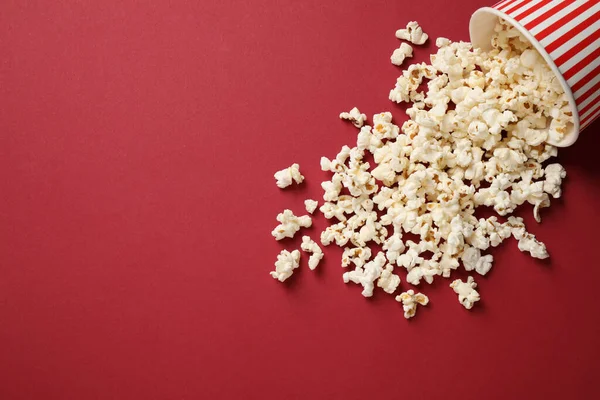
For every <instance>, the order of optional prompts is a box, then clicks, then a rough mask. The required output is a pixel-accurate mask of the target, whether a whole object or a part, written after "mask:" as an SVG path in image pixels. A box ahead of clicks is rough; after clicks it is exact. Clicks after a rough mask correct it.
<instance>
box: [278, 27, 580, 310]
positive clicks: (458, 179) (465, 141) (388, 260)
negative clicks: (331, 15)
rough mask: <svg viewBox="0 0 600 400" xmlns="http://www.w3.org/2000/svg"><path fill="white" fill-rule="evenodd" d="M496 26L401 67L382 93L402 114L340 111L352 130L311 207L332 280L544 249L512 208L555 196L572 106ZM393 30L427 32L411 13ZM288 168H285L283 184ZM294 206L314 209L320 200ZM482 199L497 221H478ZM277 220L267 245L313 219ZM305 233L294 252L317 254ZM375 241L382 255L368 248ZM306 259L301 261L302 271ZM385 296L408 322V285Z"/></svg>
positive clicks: (366, 286)
mask: <svg viewBox="0 0 600 400" xmlns="http://www.w3.org/2000/svg"><path fill="white" fill-rule="evenodd" d="M494 32H495V34H494V36H493V37H492V50H490V51H487V52H484V51H482V50H481V49H474V48H473V47H472V45H471V44H470V43H466V42H452V41H450V40H449V39H446V38H438V39H437V40H436V47H437V52H436V53H435V54H432V55H431V56H430V63H429V64H427V63H418V64H413V65H410V66H409V67H408V68H407V69H406V70H404V71H403V72H402V74H401V76H399V77H398V79H397V80H396V84H395V86H394V87H393V88H392V90H391V91H390V94H389V98H390V100H392V101H394V102H397V103H402V102H405V103H409V107H408V108H407V110H406V114H407V115H408V118H409V119H408V120H407V121H405V122H403V123H402V124H398V125H397V124H396V123H395V122H394V120H393V118H392V114H391V113H390V112H382V113H378V114H375V115H374V116H373V119H372V122H373V123H372V126H370V125H365V120H366V116H365V115H364V114H361V113H360V111H359V110H358V109H357V108H353V109H352V110H351V111H350V112H348V113H342V114H341V115H340V117H341V118H343V119H348V120H350V121H351V122H352V123H353V124H354V125H355V126H356V127H358V128H359V129H360V130H359V132H358V135H357V138H356V145H355V146H354V147H351V146H343V147H342V148H341V150H340V151H339V153H338V154H337V155H336V156H335V157H334V158H327V157H322V158H321V160H320V166H321V169H322V170H323V171H328V172H330V173H331V178H330V180H326V181H324V182H322V183H321V187H322V189H323V200H324V202H323V204H322V205H321V207H320V208H319V210H320V211H321V212H322V213H323V215H324V217H325V218H326V219H327V220H329V221H330V222H329V226H328V227H327V228H326V229H325V230H324V231H323V232H321V235H320V241H321V243H322V244H323V245H324V246H328V245H331V244H336V245H338V246H340V247H343V248H344V251H343V254H342V261H341V265H342V267H343V268H344V269H345V271H344V272H343V275H342V277H343V280H344V282H345V283H348V282H353V283H356V284H359V285H361V286H362V288H363V290H362V295H363V296H365V297H370V296H372V295H373V291H374V290H375V286H377V287H378V288H381V290H383V291H384V292H386V293H389V294H392V293H394V292H395V291H396V290H397V288H398V286H399V284H400V281H401V279H400V276H399V275H398V274H396V273H395V272H397V271H395V270H394V269H395V268H396V267H398V268H403V269H404V270H405V271H406V279H405V280H406V282H407V283H409V284H411V285H419V284H421V282H422V281H425V282H426V283H428V284H431V283H432V282H433V281H434V280H435V279H440V277H441V278H449V277H450V276H451V275H452V273H453V271H455V270H457V269H459V268H460V267H461V265H462V268H464V270H465V271H468V272H471V271H475V272H476V273H478V274H480V275H486V274H487V273H488V272H489V271H490V269H491V267H492V264H493V261H494V258H493V256H492V255H491V254H487V253H489V250H488V249H490V248H493V247H497V246H499V245H500V244H501V243H502V242H503V241H505V240H507V239H509V238H510V237H511V236H512V237H514V238H515V239H516V241H517V242H518V248H519V250H521V251H523V252H529V253H530V254H531V256H532V257H534V258H540V259H543V258H547V257H548V256H549V255H548V252H547V250H546V246H545V245H544V243H542V242H540V241H538V240H537V239H536V237H535V236H534V235H533V234H531V233H529V232H527V230H526V227H525V225H524V223H523V219H522V218H517V217H515V216H513V215H511V214H512V213H513V212H514V211H515V210H516V209H517V208H518V207H519V206H521V205H523V204H525V203H528V204H531V205H532V206H533V214H534V218H535V219H536V221H538V222H540V221H541V218H540V210H541V209H543V208H545V207H549V206H550V200H551V198H559V197H560V196H561V195H562V192H561V185H562V181H563V179H564V178H565V177H566V172H565V170H564V168H563V167H562V166H561V165H560V164H557V163H554V164H548V165H547V166H545V165H546V162H547V161H548V160H550V159H551V158H552V157H556V156H557V149H556V147H554V146H552V145H549V144H548V143H547V142H548V141H552V140H555V141H559V140H560V139H562V137H563V135H564V134H565V132H566V130H567V128H568V127H569V124H572V115H571V111H570V107H569V104H568V100H567V97H566V95H565V93H564V92H563V89H562V86H561V84H560V82H558V81H557V78H556V77H555V75H554V72H553V71H552V70H551V69H550V67H549V66H548V65H547V64H546V63H545V62H544V61H543V59H542V57H541V56H540V55H539V54H538V52H537V51H536V50H535V49H534V48H533V46H532V45H531V44H530V43H529V41H527V40H526V39H524V38H523V37H522V36H521V35H520V33H519V32H518V30H516V29H515V28H513V27H512V26H510V25H509V24H507V23H506V22H504V21H498V23H497V24H496V26H495V28H494ZM396 36H397V37H398V38H400V39H404V40H408V41H410V42H411V43H414V44H423V43H424V42H425V41H426V40H427V35H426V34H425V33H423V31H422V29H421V28H420V27H419V25H418V24H417V23H416V22H410V23H409V24H408V26H407V28H406V29H401V30H399V31H398V32H397V33H396ZM409 48H410V55H412V48H411V47H410V45H408V44H406V43H403V44H402V45H401V46H400V48H399V49H397V50H396V51H395V52H394V55H392V61H393V62H394V63H397V64H400V63H401V62H402V61H403V59H404V58H406V57H409V50H408V49H409ZM402 49H404V50H402ZM367 159H368V160H369V161H367ZM371 159H372V161H371ZM295 165H297V164H295ZM292 167H293V166H292ZM292 167H290V168H292ZM284 171H287V170H284ZM296 171H297V169H296ZM280 172H282V171H280ZM297 174H298V175H299V171H297ZM291 175H292V172H289V173H288V175H286V178H288V181H289V183H291V181H292V180H293V179H294V178H293V177H291ZM283 183H285V182H283ZM278 185H279V179H278ZM280 187H281V186H280ZM309 202H310V203H309ZM305 205H306V208H307V211H308V212H309V213H312V212H313V211H314V210H315V209H316V207H317V205H318V204H317V202H316V201H313V200H307V201H306V202H305ZM309 206H310V208H309ZM481 206H483V207H489V208H490V209H492V210H494V211H495V213H496V214H497V215H499V216H503V217H505V222H501V220H499V218H498V217H497V216H491V217H489V218H478V217H476V216H475V215H476V210H477V208H478V207H481ZM278 221H279V222H280V223H281V224H280V225H279V226H278V227H277V228H276V229H275V230H274V231H273V236H275V237H276V238H277V239H278V240H279V239H281V238H283V237H293V236H294V234H295V232H297V231H298V230H299V229H300V228H301V227H303V226H310V225H311V223H312V221H311V219H310V217H309V216H308V215H306V216H303V217H295V216H294V215H293V214H292V212H291V211H289V210H285V211H284V213H282V214H279V216H278ZM305 238H306V240H305V239H304V238H303V244H302V249H305V248H306V249H308V248H310V249H313V248H314V249H315V250H314V251H313V253H312V256H311V259H312V258H313V257H315V255H316V254H320V256H317V257H319V260H320V257H322V252H321V249H320V248H319V246H318V245H317V244H316V243H315V242H314V241H312V240H311V239H310V238H308V237H307V236H306V237H305ZM376 245H381V250H382V251H377V250H374V249H375V247H373V246H376ZM315 246H316V247H315ZM317 248H318V249H319V250H318V251H317V250H316V249H317ZM372 248H373V250H372ZM372 254H376V256H375V257H374V258H373V259H371V256H372ZM317 263H318V260H316V261H314V262H313V263H311V261H310V260H309V266H310V267H311V268H314V267H316V264H317ZM375 284H376V285H375ZM450 287H452V288H453V289H454V291H455V292H456V293H457V294H458V297H459V301H460V302H461V304H463V306H464V307H465V308H467V309H470V308H471V307H472V306H473V304H474V303H475V302H477V301H479V293H478V292H477V291H476V290H475V288H476V287H477V284H476V283H475V281H474V280H473V277H471V276H469V278H468V280H467V281H466V282H463V281H461V280H460V279H458V280H454V281H453V282H452V284H451V285H450ZM396 300H397V301H399V302H402V303H403V307H404V311H405V317H406V318H410V317H412V316H414V314H415V311H416V305H417V304H421V305H425V304H427V302H428V298H427V296H424V295H422V294H415V293H414V291H413V290H409V291H407V292H405V293H402V294H401V295H399V296H396Z"/></svg>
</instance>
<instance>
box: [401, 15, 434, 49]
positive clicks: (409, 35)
mask: <svg viewBox="0 0 600 400" xmlns="http://www.w3.org/2000/svg"><path fill="white" fill-rule="evenodd" d="M396 37H397V38H398V39H404V40H408V41H409V42H411V43H413V44H423V43H425V42H426V41H427V38H428V37H429V36H427V34H426V33H425V32H423V29H421V27H420V26H419V23H418V22H416V21H411V22H409V23H408V25H406V29H398V30H397V31H396Z"/></svg>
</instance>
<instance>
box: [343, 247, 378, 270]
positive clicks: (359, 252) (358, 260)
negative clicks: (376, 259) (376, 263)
mask: <svg viewBox="0 0 600 400" xmlns="http://www.w3.org/2000/svg"><path fill="white" fill-rule="evenodd" d="M370 258H371V249H370V248H368V247H354V248H349V247H347V248H345V249H344V253H343V254H342V267H347V266H349V265H350V263H352V264H354V265H355V266H356V267H357V268H362V266H363V265H365V263H366V262H367V261H368V260H369V259H370Z"/></svg>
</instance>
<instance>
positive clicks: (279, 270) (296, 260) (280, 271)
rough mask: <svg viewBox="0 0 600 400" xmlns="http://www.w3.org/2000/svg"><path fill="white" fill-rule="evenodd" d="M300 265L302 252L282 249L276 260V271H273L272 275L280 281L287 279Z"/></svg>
mask: <svg viewBox="0 0 600 400" xmlns="http://www.w3.org/2000/svg"><path fill="white" fill-rule="evenodd" d="M299 266H300V252H299V251H298V250H294V251H292V252H291V253H290V252H289V251H287V250H281V253H279V255H278V256H277V261H276V262H275V271H271V276H272V277H273V278H275V279H277V280H279V282H283V281H285V280H286V279H287V278H289V277H290V276H292V274H293V273H294V269H296V268H298V267H299Z"/></svg>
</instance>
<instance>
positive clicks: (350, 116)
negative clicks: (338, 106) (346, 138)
mask: <svg viewBox="0 0 600 400" xmlns="http://www.w3.org/2000/svg"><path fill="white" fill-rule="evenodd" d="M340 119H345V120H348V121H350V122H352V124H353V125H354V126H355V127H357V128H362V126H363V125H364V124H365V121H366V120H367V116H366V115H365V114H361V112H360V111H359V110H358V108H356V107H354V108H353V109H352V110H350V111H349V112H343V113H341V114H340Z"/></svg>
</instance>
